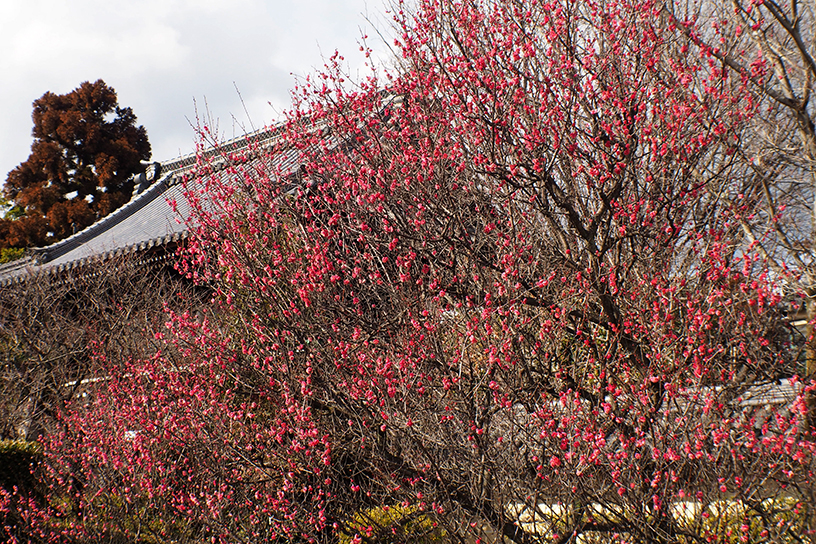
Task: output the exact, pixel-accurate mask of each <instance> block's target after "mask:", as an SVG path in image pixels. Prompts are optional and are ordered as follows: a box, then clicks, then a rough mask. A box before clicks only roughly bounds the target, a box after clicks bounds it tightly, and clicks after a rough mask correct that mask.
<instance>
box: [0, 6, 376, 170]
mask: <svg viewBox="0 0 816 544" xmlns="http://www.w3.org/2000/svg"><path fill="white" fill-rule="evenodd" d="M369 20H370V21H372V22H374V23H375V26H376V27H377V28H378V29H380V30H382V29H383V28H384V27H387V15H386V14H385V10H384V7H383V4H382V2H381V0H290V1H286V0H0V74H2V76H0V77H1V78H2V83H3V84H2V85H0V183H5V179H6V175H7V173H8V172H9V171H10V170H12V169H13V168H14V167H16V166H17V165H18V164H19V163H20V162H22V161H24V160H25V159H26V158H27V157H28V154H29V152H30V146H31V141H32V140H31V128H32V122H31V103H32V102H33V101H34V100H36V99H37V98H39V97H40V96H42V94H43V93H45V92H46V91H51V92H54V93H57V94H64V93H67V92H70V91H72V90H73V89H75V88H76V87H78V86H79V84H80V83H82V82H83V81H96V80H97V79H103V80H105V82H106V83H107V84H108V85H109V86H111V87H113V88H114V89H116V91H117V94H118V97H119V104H120V105H123V106H130V107H131V108H133V111H134V113H135V114H136V116H137V117H138V121H139V124H142V125H144V126H145V128H146V129H147V132H148V137H149V138H150V143H151V145H152V147H153V158H154V159H156V160H167V159H172V158H174V157H177V156H178V155H179V154H186V153H189V152H191V151H192V150H193V149H194V140H195V136H194V133H193V130H192V129H191V128H190V123H189V121H188V120H192V119H194V117H195V111H196V109H195V105H194V101H195V103H197V105H198V109H199V111H201V110H203V109H204V103H205V100H206V105H207V107H208V109H209V111H210V113H211V114H212V116H213V117H217V118H218V119H219V120H220V123H219V126H220V130H221V133H222V134H223V135H225V136H227V137H230V136H232V135H233V133H235V134H241V133H242V128H241V126H246V127H247V128H249V123H248V119H247V115H246V114H245V113H244V106H243V105H242V104H241V100H240V98H239V96H238V93H237V92H236V87H237V88H238V90H239V91H240V93H241V96H242V97H243V102H244V104H245V107H246V110H247V111H248V112H249V118H251V120H252V123H253V124H254V125H255V126H256V127H258V128H259V127H260V126H263V125H265V124H269V123H272V122H273V121H274V120H275V119H276V115H279V113H280V111H281V110H282V109H285V108H286V107H287V106H288V105H289V103H290V99H289V91H290V89H291V88H292V87H293V85H294V81H295V79H294V77H295V75H296V76H304V75H306V74H309V73H313V72H314V71H315V70H316V69H317V68H319V67H321V66H322V65H323V59H324V58H328V57H329V56H330V55H331V54H332V53H333V52H334V51H335V50H338V51H340V53H341V54H343V55H344V56H345V57H346V59H347V63H348V65H349V69H350V70H351V71H352V72H357V71H359V69H360V68H361V67H362V65H363V62H364V58H363V57H362V55H361V54H360V53H359V42H360V36H361V35H362V34H363V33H365V34H369V35H371V37H370V38H369V40H368V43H369V45H371V46H373V47H374V48H375V50H376V51H377V55H378V56H379V57H380V58H386V57H387V55H386V54H384V53H383V52H384V51H385V50H386V49H387V48H386V47H385V46H384V45H383V44H382V42H381V40H380V39H379V38H378V37H376V35H377V34H376V32H375V31H374V28H373V27H372V23H371V22H369ZM293 74H294V75H293ZM270 103H271V106H270ZM276 112H277V113H276ZM233 117H234V118H235V119H236V121H233Z"/></svg>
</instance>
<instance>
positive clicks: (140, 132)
mask: <svg viewBox="0 0 816 544" xmlns="http://www.w3.org/2000/svg"><path fill="white" fill-rule="evenodd" d="M32 119H33V121H34V129H33V131H32V135H33V136H34V143H33V144H32V145H31V155H30V156H29V157H28V159H27V160H26V161H25V162H23V163H21V164H20V165H19V166H18V167H17V168H15V169H14V170H12V171H11V172H10V173H9V175H8V178H7V180H6V187H5V193H6V196H7V197H8V198H9V200H10V201H12V202H13V203H14V205H15V206H17V210H18V211H19V212H21V213H19V215H20V217H17V218H16V219H13V220H3V221H2V223H4V224H2V225H0V247H33V246H42V245H46V244H49V243H53V242H55V241H57V240H60V239H62V238H65V237H67V236H70V235H71V234H73V233H74V232H77V231H78V230H81V229H83V228H85V227H87V226H88V225H90V224H91V223H93V222H94V221H96V220H97V219H98V218H100V217H102V216H104V215H107V214H108V213H110V212H111V211H113V210H115V209H116V208H118V207H119V206H121V205H122V204H124V203H125V202H127V200H128V199H129V198H130V195H131V192H132V190H133V183H132V181H130V177H131V176H132V175H133V174H134V173H137V172H140V171H142V170H143V168H144V167H143V166H142V164H141V162H140V161H143V160H147V159H149V158H150V143H149V142H148V139H147V132H146V131H145V129H144V127H143V126H137V125H136V116H135V115H134V114H133V111H132V110H131V108H122V107H120V106H119V104H118V103H117V98H116V91H114V89H112V88H111V87H109V86H108V85H106V84H105V82H104V81H102V80H101V79H100V80H97V81H96V82H95V83H91V82H85V83H83V84H81V85H80V86H79V87H78V88H77V89H74V90H73V91H71V92H70V93H68V94H64V95H57V94H54V93H51V92H47V93H45V94H44V95H43V96H42V97H40V98H38V99H37V100H35V101H34V111H33V113H32Z"/></svg>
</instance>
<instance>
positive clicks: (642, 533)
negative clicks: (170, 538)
mask: <svg viewBox="0 0 816 544" xmlns="http://www.w3.org/2000/svg"><path fill="white" fill-rule="evenodd" d="M661 6H662V5H661V4H660V3H657V2H652V1H650V0H644V1H637V2H629V1H621V2H594V1H589V0H586V1H585V0H581V1H561V2H559V1H555V2H533V1H524V0H495V1H485V2H479V1H468V2H453V1H449V0H422V1H420V2H418V3H417V5H416V7H415V8H411V9H409V8H408V7H406V6H404V5H402V4H397V5H396V6H395V10H394V13H395V24H396V36H397V37H398V38H397V42H396V47H397V49H398V52H399V54H400V57H399V59H398V70H397V72H396V73H394V74H388V73H384V74H381V75H380V77H379V78H374V77H372V78H370V79H366V80H363V81H357V82H356V85H355V86H354V87H353V88H352V87H349V86H348V83H347V82H348V76H347V75H345V74H344V73H343V71H342V70H341V69H340V66H341V65H342V58H341V57H339V56H335V57H333V58H332V59H331V61H330V62H329V65H328V66H327V68H326V70H325V72H324V73H323V74H321V75H319V76H318V77H316V78H314V79H310V80H308V81H307V82H305V83H304V85H303V86H302V87H301V88H300V90H299V94H297V95H296V98H297V100H296V109H295V111H293V112H292V115H291V118H290V120H289V122H287V123H286V124H285V125H284V126H283V127H281V128H280V131H279V140H278V144H277V145H276V146H275V147H274V148H273V149H256V151H255V154H253V153H250V154H247V155H244V156H235V155H234V154H230V153H228V152H224V153H223V154H220V155H219V154H218V153H214V154H210V155H206V156H202V161H201V164H200V168H199V172H198V175H197V176H196V179H195V183H193V184H191V186H190V192H189V195H188V196H189V199H190V202H191V205H192V207H193V209H194V210H195V213H194V215H195V221H194V222H193V224H192V225H191V228H192V233H193V234H192V236H191V238H190V240H189V245H188V246H187V248H186V250H185V253H184V254H183V255H182V260H181V262H180V267H181V269H182V270H183V271H184V272H185V273H187V274H189V275H190V276H191V277H195V278H197V279H199V280H200V281H204V282H208V283H209V284H210V285H212V286H213V288H214V289H215V290H216V293H217V296H216V299H217V301H218V304H220V305H221V309H220V313H219V315H220V316H221V317H220V318H219V319H218V320H207V319H203V320H200V319H193V318H192V317H191V316H186V317H185V316H183V315H174V316H173V319H172V322H171V325H170V326H171V331H170V332H168V334H167V335H166V339H167V342H168V349H167V351H166V352H165V351H164V350H163V351H162V352H159V353H157V354H156V355H155V356H154V357H150V358H145V359H142V360H130V361H128V362H127V364H125V365H123V364H122V362H121V361H110V365H111V366H110V368H111V370H110V377H109V378H108V379H106V380H104V381H103V382H100V383H99V385H98V387H97V388H96V390H95V392H94V395H93V399H94V400H93V401H92V402H90V403H87V404H83V405H82V406H76V407H75V408H74V410H73V411H71V412H70V413H69V414H68V415H67V416H66V418H67V419H66V420H67V421H69V422H70V425H69V426H68V428H71V429H74V434H73V435H71V436H67V437H64V440H62V441H61V442H60V444H59V446H60V447H59V448H58V449H56V450H54V451H55V454H54V457H53V459H54V467H55V470H57V469H59V470H61V471H62V473H70V472H71V470H72V469H71V467H70V466H69V464H70V463H69V462H68V461H67V460H71V463H74V466H76V467H81V470H79V473H81V474H83V475H85V479H84V481H86V482H87V486H86V487H85V493H86V495H83V497H84V498H80V499H79V500H80V501H85V503H84V504H86V505H87V508H88V509H87V510H85V511H86V512H87V511H90V510H91V508H90V507H91V506H92V501H93V500H94V499H95V498H97V497H100V496H104V497H112V498H111V499H110V502H112V503H116V501H119V502H118V503H117V504H119V503H121V504H128V505H134V506H133V508H134V509H135V510H134V511H140V510H139V508H144V509H148V510H150V512H151V514H152V515H154V516H157V517H158V518H161V519H164V520H165V525H163V526H161V527H164V528H168V527H171V526H172V523H173V520H174V519H177V518H178V516H180V515H183V516H185V517H186V518H187V519H190V520H194V522H191V523H193V525H187V526H185V529H184V530H185V531H190V532H188V533H184V534H185V535H187V537H189V538H191V539H196V538H198V539H201V538H204V537H207V538H213V539H216V540H222V541H257V540H259V539H267V540H276V539H287V540H305V541H309V542H332V541H337V540H339V539H340V538H341V537H342V538H344V539H348V538H349V537H350V536H351V535H353V536H351V539H352V540H353V541H367V540H369V539H373V538H375V537H376V535H381V534H383V530H384V529H385V530H386V533H387V530H388V528H383V527H374V526H373V525H372V526H371V527H361V522H360V520H361V519H366V513H371V512H378V511H383V512H384V511H385V510H384V509H383V508H384V507H385V508H391V507H392V506H393V507H394V508H398V509H399V510H398V511H399V512H403V513H406V512H407V513H410V515H411V516H413V518H412V519H415V520H421V523H416V525H417V526H422V527H426V528H427V530H425V531H423V532H422V534H416V535H413V536H412V535H410V534H408V535H406V534H405V532H403V531H401V529H400V528H397V527H394V528H393V529H394V530H393V531H392V534H399V535H400V538H405V539H410V538H416V539H417V540H420V539H422V538H426V537H428V535H429V534H433V535H440V534H444V535H447V537H448V538H451V539H453V540H458V541H465V539H470V538H477V539H482V540H488V541H500V540H502V539H504V540H510V541H512V542H517V543H520V544H522V543H529V542H558V543H562V542H564V543H565V542H574V541H576V540H577V539H578V538H579V537H581V538H598V539H605V540H607V541H621V542H624V541H625V542H666V543H669V542H702V541H706V542H731V541H747V540H749V539H762V540H763V541H778V542H793V541H800V540H801V539H803V538H805V536H806V535H808V534H812V531H813V529H814V527H813V526H812V508H813V507H812V505H813V504H816V497H814V495H813V493H814V486H813V468H814V457H813V453H814V442H813V441H812V440H810V438H812V437H811V436H809V435H808V432H809V431H808V430H807V429H806V428H805V427H804V421H805V420H806V414H807V409H806V403H805V397H806V393H807V392H808V391H811V390H813V389H814V382H813V380H812V378H811V377H802V376H797V374H796V373H797V363H796V360H795V357H794V355H793V353H791V350H790V349H789V347H790V334H789V332H790V331H789V330H788V329H787V328H786V326H785V317H784V304H783V303H784V300H783V298H782V293H783V289H782V287H781V286H782V285H783V282H785V281H787V279H786V276H785V275H784V274H783V273H781V272H780V271H778V270H774V269H773V268H771V267H770V264H769V262H768V261H767V259H766V258H765V257H764V256H763V254H762V253H761V251H759V248H757V246H756V245H755V244H752V243H751V240H750V239H747V238H746V237H745V230H744V229H743V223H742V216H741V215H740V214H741V213H742V208H739V207H735V206H733V205H732V204H733V200H734V199H735V198H737V195H736V194H734V195H731V193H730V192H727V191H731V190H733V188H734V187H735V185H734V184H733V183H732V181H733V179H732V175H736V174H738V173H739V172H741V170H739V169H740V168H742V163H740V162H739V161H737V160H736V159H735V156H736V155H737V152H736V149H737V144H738V143H739V142H738V138H737V137H738V136H739V135H740V134H742V131H743V129H744V127H745V126H746V124H747V123H749V122H750V121H751V120H752V119H753V118H754V116H755V115H756V114H757V102H756V101H755V100H754V99H753V95H752V93H751V92H750V90H749V87H750V85H749V82H747V81H746V80H745V79H744V78H743V76H742V74H740V73H737V72H733V71H730V70H727V69H722V67H721V65H719V66H718V65H717V64H716V63H713V64H712V63H709V62H708V60H709V58H711V55H713V53H712V52H711V51H710V50H706V49H701V52H700V54H699V55H688V54H687V49H686V48H687V47H688V36H687V34H685V33H684V32H678V29H677V26H676V25H674V24H673V23H672V20H671V18H670V17H668V15H667V14H666V13H665V12H664V11H663V10H662V7H661ZM713 58H715V59H716V58H717V57H716V55H714V57H713ZM292 156H297V158H298V160H299V164H300V165H301V166H300V168H299V169H298V170H297V171H296V172H293V171H291V169H290V167H288V166H287V165H288V164H289V162H290V161H289V160H288V159H285V158H287V157H292ZM282 157H284V159H282ZM720 187H725V188H726V189H727V191H725V192H724V191H719V190H713V189H712V188H720ZM732 197H733V198H732ZM790 273H791V274H792V275H793V276H794V277H795V274H796V272H795V271H792V272H790ZM171 354H172V355H171ZM71 437H73V438H71ZM111 474H112V475H111ZM101 475H105V476H104V477H103V476H101ZM107 475H111V476H107ZM114 499H115V500H114ZM377 509H383V510H377ZM95 512H96V513H97V514H98V515H99V516H101V517H100V518H97V519H101V520H103V521H104V520H105V518H104V510H99V509H97V510H95ZM368 517H369V518H372V519H373V518H374V517H375V516H373V515H371V516H368ZM376 517H377V518H378V519H391V517H390V516H379V515H378V516H376ZM91 518H92V517H91V516H88V517H87V518H86V519H91ZM394 518H395V519H396V518H404V516H394ZM105 522H106V523H110V520H107V521H105ZM100 523H102V522H101V521H100ZM429 523H430V526H429V525H428V524H429ZM83 527H84V528H83ZM85 528H87V525H85V526H80V528H79V529H76V530H77V531H79V532H80V533H81V531H82V530H85ZM120 530H121V531H123V534H124V535H125V536H126V537H129V538H131V539H137V538H139V533H138V531H137V530H136V528H135V526H130V527H124V528H121V527H120ZM809 531H810V533H809ZM182 532H183V531H182ZM193 533H194V536H190V535H191V534H193Z"/></svg>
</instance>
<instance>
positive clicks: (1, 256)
mask: <svg viewBox="0 0 816 544" xmlns="http://www.w3.org/2000/svg"><path fill="white" fill-rule="evenodd" d="M24 255H25V249H23V248H19V247H4V248H3V249H0V264H5V263H10V262H11V261H16V260H17V259H21V258H22V257H23V256H24Z"/></svg>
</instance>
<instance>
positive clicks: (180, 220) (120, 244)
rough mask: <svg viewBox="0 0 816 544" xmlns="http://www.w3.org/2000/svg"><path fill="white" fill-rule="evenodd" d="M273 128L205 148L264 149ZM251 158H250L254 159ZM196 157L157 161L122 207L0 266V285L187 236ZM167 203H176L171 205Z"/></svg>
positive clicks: (221, 152) (283, 157)
mask: <svg viewBox="0 0 816 544" xmlns="http://www.w3.org/2000/svg"><path fill="white" fill-rule="evenodd" d="M276 135H277V130H275V129H264V130H261V131H258V132H255V133H252V134H249V135H247V136H243V137H241V138H237V139H235V140H231V141H228V142H225V143H223V144H221V145H219V147H218V150H217V151H213V152H210V153H212V154H215V153H217V155H213V157H212V158H213V161H214V163H215V164H216V165H217V164H219V162H221V163H224V162H225V161H224V160H222V159H219V157H221V156H223V157H227V156H229V155H231V154H241V153H245V152H246V151H247V150H248V147H249V145H250V144H251V145H253V146H258V148H260V149H263V148H268V147H271V146H273V145H274V144H275V143H276V141H277V138H276ZM257 157H258V155H257V154H255V158H251V159H250V161H251V162H257V161H258V160H259V159H258V158H257ZM197 160H198V156H197V155H196V154H190V155H186V156H183V157H180V158H178V159H175V160H172V161H165V162H162V163H160V164H161V170H160V171H161V175H160V177H159V179H158V180H156V181H154V182H153V183H152V184H150V185H149V186H148V187H147V188H146V189H144V191H143V192H141V193H139V194H137V195H134V197H133V198H132V199H131V200H130V201H129V202H128V203H127V204H125V205H124V206H122V207H121V208H119V209H118V210H116V211H114V212H112V213H111V214H109V215H107V216H105V217H103V218H102V219H100V220H99V221H97V222H96V223H94V224H93V225H91V226H89V227H88V228H86V229H84V230H82V231H80V232H78V233H76V234H74V235H73V236H70V237H68V238H66V239H64V240H61V241H59V242H57V243H55V244H52V245H50V246H47V247H43V248H35V249H32V250H29V251H28V252H27V255H26V256H25V257H24V258H22V259H19V260H17V261H13V262H11V263H7V264H5V265H2V266H0V285H6V284H9V283H13V282H16V281H21V280H24V279H26V278H28V277H31V276H36V275H40V274H43V273H54V272H62V271H66V270H70V269H73V268H76V267H81V266H84V265H85V264H88V263H90V262H93V261H97V260H105V259H108V258H111V257H115V256H119V255H124V254H127V253H135V252H138V251H142V250H145V249H149V248H151V247H156V246H163V245H165V244H167V243H170V242H177V241H179V240H181V239H183V238H185V237H186V236H187V232H188V225H187V224H186V222H188V221H189V220H191V211H192V210H191V207H190V204H189V202H188V201H187V198H186V197H185V196H184V195H185V191H186V189H185V184H184V183H183V181H184V179H185V176H187V175H188V174H190V173H191V172H192V170H193V168H194V167H195V165H196V162H197ZM272 163H273V164H272V166H275V167H277V168H281V169H282V170H283V171H294V170H295V169H296V167H297V164H296V161H295V154H294V153H293V152H282V153H279V154H278V155H277V156H276V157H274V158H273V160H272ZM172 202H175V203H176V209H175V210H174V209H173V205H172V204H171V203H172Z"/></svg>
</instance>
